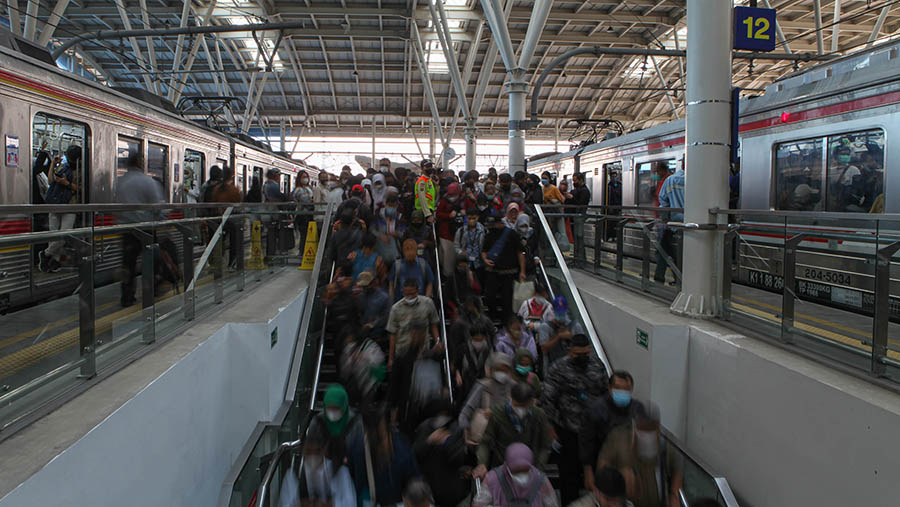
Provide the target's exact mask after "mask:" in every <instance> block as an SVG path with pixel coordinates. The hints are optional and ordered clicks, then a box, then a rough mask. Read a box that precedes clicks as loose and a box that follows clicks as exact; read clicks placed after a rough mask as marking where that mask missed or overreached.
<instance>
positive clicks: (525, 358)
mask: <svg viewBox="0 0 900 507" xmlns="http://www.w3.org/2000/svg"><path fill="white" fill-rule="evenodd" d="M534 363H535V357H534V356H532V355H531V351H529V350H528V349H526V348H524V347H519V348H518V349H516V357H514V358H513V369H512V372H510V374H511V375H512V380H513V381H514V382H516V383H522V384H527V385H529V386H531V389H532V390H533V391H534V397H535V398H536V399H540V398H541V392H543V390H542V389H541V379H540V378H538V376H537V373H535V372H534V370H535V368H534Z"/></svg>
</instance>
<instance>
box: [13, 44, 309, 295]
mask: <svg viewBox="0 0 900 507" xmlns="http://www.w3.org/2000/svg"><path fill="white" fill-rule="evenodd" d="M134 91H136V90H131V92H134ZM128 92H129V90H127V89H112V88H109V87H106V86H103V85H100V84H98V83H96V82H94V81H90V80H88V79H85V78H82V77H79V76H77V75H75V74H73V73H70V72H67V71H62V70H60V69H59V68H58V67H57V66H56V65H54V62H53V60H52V58H50V55H49V54H48V53H47V52H46V51H45V50H44V49H42V48H38V47H36V46H34V45H32V44H30V43H28V42H27V41H24V40H23V39H20V38H17V37H14V36H12V35H11V34H9V33H8V32H4V33H2V34H0V127H2V131H3V136H4V138H3V141H4V146H5V160H4V163H3V167H2V169H0V174H2V177H0V204H4V205H28V204H32V190H33V186H34V185H36V183H35V178H34V177H33V176H32V163H33V160H34V156H35V155H36V154H37V152H38V150H39V149H40V146H41V144H42V143H45V146H46V149H47V150H49V151H50V153H51V154H52V155H62V154H63V153H65V151H66V149H67V148H68V147H69V146H72V145H78V146H80V147H81V149H82V153H83V155H82V159H81V161H80V162H79V164H78V168H77V171H76V175H75V184H76V186H77V192H76V195H75V196H74V197H73V199H72V201H71V204H95V203H110V202H114V195H115V180H116V178H117V176H118V175H120V174H122V173H123V172H124V171H125V170H126V168H125V164H124V161H125V160H127V158H128V156H129V154H130V153H134V152H141V153H143V155H144V160H145V166H146V172H147V174H149V175H150V176H152V177H153V178H155V179H156V180H158V181H159V182H160V183H161V184H162V185H163V188H164V190H165V194H166V197H167V200H168V202H172V203H182V202H187V196H186V193H187V192H186V188H185V183H186V181H185V180H187V183H188V186H189V187H190V186H194V187H195V188H199V186H200V184H202V182H203V181H205V180H206V178H207V177H208V175H207V172H208V169H209V167H211V166H212V165H219V166H223V165H228V166H229V167H233V168H235V169H236V170H235V184H236V185H237V186H238V187H239V188H241V189H242V191H243V192H245V193H246V191H247V190H248V188H249V187H250V185H251V181H252V178H259V180H260V182H262V181H263V178H264V173H265V171H266V170H268V169H270V168H275V169H277V170H279V171H280V172H281V174H282V185H283V186H284V190H285V191H289V190H290V189H291V188H292V187H291V185H292V184H293V182H294V178H295V176H296V174H297V172H298V171H300V170H306V171H307V172H308V173H309V174H310V177H311V181H312V182H315V181H316V177H315V176H316V173H317V170H316V169H315V168H311V167H309V166H307V165H306V164H304V163H303V162H301V161H297V160H292V159H290V158H287V157H284V156H281V155H279V154H276V153H274V152H272V151H271V150H269V149H268V148H267V147H265V146H264V145H262V144H260V143H256V142H255V141H253V140H252V139H251V138H249V137H246V136H241V138H236V137H233V136H231V135H228V134H226V133H222V132H219V131H216V130H213V129H211V128H207V127H206V126H205V125H200V124H199V123H198V122H194V121H191V120H187V119H185V118H184V117H182V116H181V115H180V114H178V113H177V111H175V109H174V108H173V107H171V104H169V103H167V102H164V101H161V100H159V99H158V97H155V96H145V97H141V96H140V95H138V94H135V93H128ZM132 95H137V96H132ZM142 98H143V99H153V98H156V100H155V103H150V102H148V101H147V100H142ZM173 216H180V215H177V214H173ZM115 221H116V219H115V216H114V214H109V215H100V214H97V215H95V218H94V222H95V225H109V224H111V223H115ZM84 222H86V220H85V219H84V218H83V217H82V216H79V218H78V221H77V222H76V226H85V225H88V224H86V223H84ZM38 229H39V227H37V226H36V224H35V223H33V221H32V219H31V217H30V216H29V215H27V214H22V215H2V216H0V235H8V234H19V233H25V232H31V231H32V230H38ZM118 237H119V236H118V235H107V236H101V237H99V238H97V239H98V241H96V243H97V246H96V249H97V251H96V253H97V254H98V255H97V258H98V259H99V261H98V265H97V270H98V272H97V277H98V283H103V281H104V280H106V281H109V280H111V277H112V272H113V270H114V268H115V267H117V266H119V265H120V264H121V245H120V243H121V242H120V241H119V240H117V238H118ZM176 244H178V245H180V244H181V242H180V241H176ZM179 248H180V247H179ZM198 248H199V247H198ZM32 250H33V248H32V247H29V246H27V245H23V246H15V247H6V248H0V312H2V311H5V310H8V309H10V308H15V307H20V306H22V305H25V304H28V303H29V302H33V301H38V300H42V299H44V298H46V297H49V296H55V295H60V294H66V293H69V294H71V293H72V292H73V291H74V290H75V289H76V287H77V284H78V274H77V270H75V269H74V267H73V266H74V259H71V258H70V259H69V261H68V262H67V263H66V262H64V266H68V269H67V268H65V267H64V269H63V270H62V271H60V272H58V273H54V274H50V273H42V272H39V271H37V270H36V269H34V262H33V260H34V257H35V254H34V252H33V251H32ZM70 257H72V256H70Z"/></svg>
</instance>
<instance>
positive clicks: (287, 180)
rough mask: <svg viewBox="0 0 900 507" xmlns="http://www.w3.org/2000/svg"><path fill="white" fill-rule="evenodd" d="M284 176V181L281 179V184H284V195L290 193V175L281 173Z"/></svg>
mask: <svg viewBox="0 0 900 507" xmlns="http://www.w3.org/2000/svg"><path fill="white" fill-rule="evenodd" d="M281 174H282V176H284V181H282V182H281V183H282V185H283V186H284V190H283V192H284V195H291V175H290V174H288V173H281Z"/></svg>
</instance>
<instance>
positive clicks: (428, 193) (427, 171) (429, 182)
mask: <svg viewBox="0 0 900 507" xmlns="http://www.w3.org/2000/svg"><path fill="white" fill-rule="evenodd" d="M434 174H435V171H434V164H432V163H431V161H430V160H423V161H422V175H421V176H419V179H417V180H416V187H415V188H416V200H415V208H416V211H421V212H422V213H423V214H424V215H425V218H426V219H431V215H432V214H434V208H435V205H436V204H437V188H436V186H435V184H434V180H433V179H432V177H433V176H434Z"/></svg>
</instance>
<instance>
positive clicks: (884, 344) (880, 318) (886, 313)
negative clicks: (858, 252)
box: [872, 241, 900, 377]
mask: <svg viewBox="0 0 900 507" xmlns="http://www.w3.org/2000/svg"><path fill="white" fill-rule="evenodd" d="M897 250H900V241H895V242H893V243H891V244H889V245H888V246H886V247H884V248H881V249H879V250H878V253H877V254H876V256H875V258H876V263H875V316H874V318H873V319H872V321H873V322H872V374H873V375H876V376H879V377H880V376H884V374H885V372H886V370H887V368H886V367H885V364H884V359H885V358H886V357H887V354H888V324H889V323H890V313H891V307H890V304H891V303H890V301H891V294H890V285H891V258H893V257H894V254H895V253H896V252H897Z"/></svg>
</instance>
